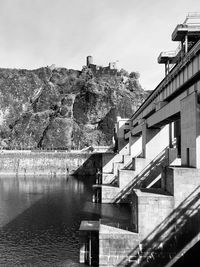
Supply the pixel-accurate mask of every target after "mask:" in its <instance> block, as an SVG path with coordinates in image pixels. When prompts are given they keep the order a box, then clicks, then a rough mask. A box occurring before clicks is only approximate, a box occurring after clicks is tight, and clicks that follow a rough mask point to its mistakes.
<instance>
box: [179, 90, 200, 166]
mask: <svg viewBox="0 0 200 267" xmlns="http://www.w3.org/2000/svg"><path fill="white" fill-rule="evenodd" d="M181 158H182V165H184V166H191V167H197V168H200V110H199V104H198V103H197V94H196V92H193V93H192V94H190V95H188V96H187V97H185V98H184V99H183V100H182V101H181Z"/></svg>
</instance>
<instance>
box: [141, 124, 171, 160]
mask: <svg viewBox="0 0 200 267" xmlns="http://www.w3.org/2000/svg"><path fill="white" fill-rule="evenodd" d="M168 146H169V125H165V126H164V127H162V128H156V129H155V128H148V127H147V124H146V123H145V124H144V125H143V127H142V155H143V157H144V158H147V159H151V160H153V159H154V158H155V157H156V156H157V155H158V154H160V153H161V152H162V151H163V150H164V149H166V147H168Z"/></svg>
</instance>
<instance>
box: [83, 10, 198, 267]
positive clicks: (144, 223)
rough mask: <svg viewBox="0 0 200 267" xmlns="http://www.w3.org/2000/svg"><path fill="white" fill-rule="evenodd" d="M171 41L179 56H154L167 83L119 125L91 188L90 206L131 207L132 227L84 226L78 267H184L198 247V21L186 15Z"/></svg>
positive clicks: (97, 223)
mask: <svg viewBox="0 0 200 267" xmlns="http://www.w3.org/2000/svg"><path fill="white" fill-rule="evenodd" d="M171 38H172V41H175V42H177V43H178V49H177V50H176V51H175V52H171V51H170V52H162V53H161V54H160V55H159V57H158V63H159V64H164V66H165V77H164V79H163V80H162V81H161V82H160V83H159V85H158V86H157V87H156V88H155V90H154V91H152V93H151V94H150V95H149V97H148V98H147V99H146V101H145V102H144V103H143V104H142V105H141V106H140V107H139V109H138V110H137V111H136V112H135V113H134V114H133V115H132V116H131V117H130V118H128V119H122V118H120V117H118V118H117V124H116V128H115V132H116V135H115V140H116V145H115V153H104V154H103V155H102V170H101V175H98V176H97V181H96V184H95V185H93V193H94V195H93V200H94V201H95V202H98V203H102V204H104V203H116V204H120V203H124V204H125V203H126V204H125V205H129V206H130V208H131V222H130V226H128V227H124V226H123V224H120V223H113V221H112V222H111V218H110V222H109V220H107V221H104V220H99V221H90V222H87V221H82V223H81V226H80V232H81V240H82V246H81V250H80V262H84V263H88V264H89V265H92V261H93V260H94V258H95V259H96V262H97V261H98V266H100V267H103V266H110V267H111V266H154V267H155V266H166V267H170V266H183V265H176V264H178V263H179V262H180V261H181V260H185V261H186V260H187V257H189V256H188V255H189V253H190V252H192V251H193V250H194V248H195V247H196V246H198V245H199V239H200V213H199V204H200V14H199V13H190V14H188V16H187V18H186V20H185V21H184V22H183V23H182V24H178V25H177V26H176V27H175V29H174V31H173V33H172V36H171ZM108 219H109V218H108ZM94 242H98V248H95V251H98V255H95V253H94V252H93V249H92V247H93V243H94ZM193 253H194V252H193ZM190 254H191V253H190ZM195 256H197V255H192V257H193V258H194V257H195Z"/></svg>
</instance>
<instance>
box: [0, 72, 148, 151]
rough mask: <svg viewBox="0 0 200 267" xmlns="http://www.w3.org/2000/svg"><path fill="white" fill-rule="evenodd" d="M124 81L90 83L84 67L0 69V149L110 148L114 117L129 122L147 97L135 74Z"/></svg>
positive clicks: (103, 77) (93, 80)
mask: <svg viewBox="0 0 200 267" xmlns="http://www.w3.org/2000/svg"><path fill="white" fill-rule="evenodd" d="M125 76H126V77H125ZM125 76H124V74H123V73H122V72H118V74H117V75H115V76H110V75H101V76H100V77H95V76H94V75H93V73H92V71H91V70H90V69H88V68H86V67H85V68H83V70H82V71H76V70H68V69H65V68H51V67H46V68H40V69H36V70H17V69H0V146H1V147H4V148H8V149H21V148H23V149H24V148H31V149H37V148H43V149H82V148H84V147H85V146H90V145H92V144H94V145H109V144H111V142H112V141H111V140H112V135H113V127H114V123H115V121H116V116H117V115H120V116H121V117H122V118H125V117H129V116H130V115H131V114H132V113H133V112H134V111H135V110H136V109H137V108H138V106H139V105H140V104H141V103H142V102H143V101H144V99H145V98H146V96H147V95H148V92H145V91H144V90H143V89H142V88H141V86H140V84H139V81H138V77H137V75H136V74H135V75H134V73H131V74H128V75H127V73H126V75H125Z"/></svg>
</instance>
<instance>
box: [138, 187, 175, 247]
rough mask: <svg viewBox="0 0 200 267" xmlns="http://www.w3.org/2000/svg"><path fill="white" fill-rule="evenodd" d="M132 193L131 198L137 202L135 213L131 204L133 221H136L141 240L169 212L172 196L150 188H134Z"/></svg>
mask: <svg viewBox="0 0 200 267" xmlns="http://www.w3.org/2000/svg"><path fill="white" fill-rule="evenodd" d="M133 194H135V196H134V197H133V200H134V201H136V203H137V214H136V211H135V205H133V208H134V210H133V222H134V223H137V226H136V229H137V231H138V233H139V237H140V242H142V241H143V239H145V238H147V236H148V235H149V234H150V233H151V232H152V231H153V230H154V231H155V230H156V228H157V227H158V225H159V224H160V223H161V222H162V221H163V220H164V219H165V218H166V217H167V216H168V215H169V214H170V212H171V211H172V209H173V206H174V203H173V197H172V196H169V195H165V194H161V193H158V191H157V190H155V191H154V192H153V193H152V191H151V190H150V189H149V190H147V189H146V191H145V190H139V189H135V190H134V193H133ZM135 216H137V218H135ZM155 234H156V231H155V233H154V235H155ZM151 238H153V236H151Z"/></svg>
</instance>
